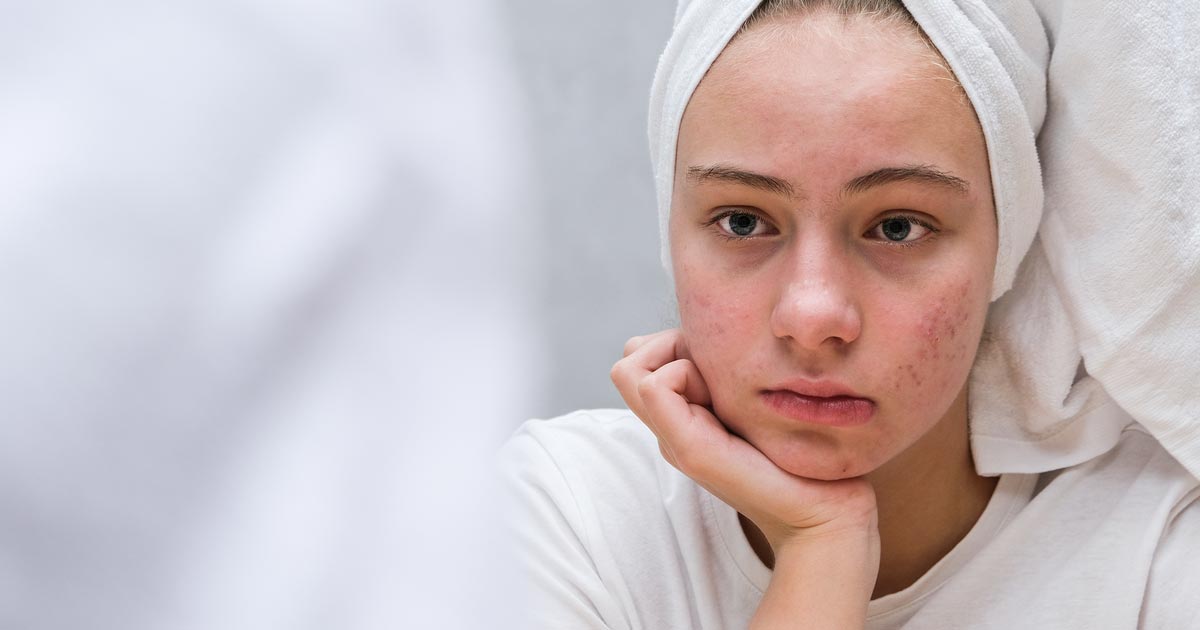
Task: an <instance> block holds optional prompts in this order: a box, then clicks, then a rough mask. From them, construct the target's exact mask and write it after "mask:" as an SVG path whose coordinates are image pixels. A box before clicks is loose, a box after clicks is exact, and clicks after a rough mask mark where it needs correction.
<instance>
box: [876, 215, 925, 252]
mask: <svg viewBox="0 0 1200 630" xmlns="http://www.w3.org/2000/svg"><path fill="white" fill-rule="evenodd" d="M889 219H904V220H906V221H911V222H912V223H913V224H915V225H919V226H921V227H923V228H925V229H926V230H929V236H927V237H925V238H922V239H920V240H916V241H889V240H887V239H883V241H884V242H886V243H887V244H888V245H899V246H900V247H916V246H917V245H921V244H923V243H925V242H926V241H928V240H930V239H932V238H935V237H936V236H937V235H938V233H939V232H941V230H939V229H937V228H936V227H933V225H932V224H930V223H929V222H928V221H925V220H923V219H921V218H920V217H917V216H913V215H911V214H891V215H888V216H886V217H883V218H882V219H880V220H878V221H876V222H875V224H874V225H872V226H871V229H869V230H867V233H868V234H870V233H871V232H874V231H875V229H876V228H878V227H879V226H881V225H883V222H884V221H887V220H889Z"/></svg>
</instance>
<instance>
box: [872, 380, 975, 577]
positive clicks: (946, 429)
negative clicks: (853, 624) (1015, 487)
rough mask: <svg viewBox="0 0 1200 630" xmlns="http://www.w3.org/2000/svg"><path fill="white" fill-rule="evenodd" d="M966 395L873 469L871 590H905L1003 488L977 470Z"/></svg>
mask: <svg viewBox="0 0 1200 630" xmlns="http://www.w3.org/2000/svg"><path fill="white" fill-rule="evenodd" d="M967 431H968V430H967V397H966V391H965V389H964V391H963V393H962V394H961V395H960V396H959V397H958V399H957V400H955V401H954V404H953V405H952V406H951V408H950V411H949V412H948V413H947V414H946V416H945V417H943V418H942V420H941V421H940V422H939V423H938V424H937V425H935V426H934V428H932V429H931V430H930V431H929V433H927V434H925V435H924V436H922V437H921V439H920V440H918V441H917V442H916V443H915V444H913V445H912V446H911V447H909V448H908V449H907V450H905V451H904V452H903V453H901V454H900V455H898V456H896V457H895V458H894V459H892V460H891V461H889V462H888V463H886V464H884V465H883V466H881V467H879V468H878V469H876V470H875V471H874V472H872V473H870V474H868V475H867V479H868V480H870V481H871V484H872V486H874V488H875V497H876V502H877V504H878V506H879V539H880V561H879V577H878V579H877V580H876V582H875V591H874V593H872V595H871V597H872V598H876V597H882V596H884V595H888V594H890V593H895V592H897V591H901V590H903V589H905V588H907V587H909V586H911V585H912V584H913V583H914V582H916V581H917V579H919V578H920V577H921V576H922V575H924V574H925V573H926V572H927V571H929V569H930V568H932V567H933V565H934V564H936V563H937V561H938V560H941V559H942V557H944V556H945V555H946V554H947V553H949V552H950V550H951V549H953V548H954V546H955V545H956V544H958V542H959V541H960V540H962V539H963V537H965V536H966V535H967V532H969V531H971V528H972V527H974V525H975V523H976V521H978V520H979V517H980V515H982V514H983V511H984V509H985V508H986V507H987V504H988V501H989V500H990V499H991V497H992V491H993V490H995V488H996V483H997V481H998V479H997V478H996V477H980V476H979V475H977V474H976V473H975V464H974V461H973V460H972V459H971V448H970V443H969V440H968V433H967Z"/></svg>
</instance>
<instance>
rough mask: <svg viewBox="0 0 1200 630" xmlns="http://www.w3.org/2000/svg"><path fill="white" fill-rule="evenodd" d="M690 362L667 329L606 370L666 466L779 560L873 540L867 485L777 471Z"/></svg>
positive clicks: (632, 343) (632, 346) (631, 344)
mask: <svg viewBox="0 0 1200 630" xmlns="http://www.w3.org/2000/svg"><path fill="white" fill-rule="evenodd" d="M689 357H690V355H689V354H688V351H687V346H686V344H685V342H684V338H683V335H682V333H681V332H680V331H679V330H678V329H671V330H665V331H662V332H658V333H655V334H652V335H647V336H644V337H634V338H632V339H630V340H629V341H628V342H627V343H626V344H625V356H624V358H622V359H621V360H620V361H618V362H617V363H616V365H614V366H613V369H612V380H613V383H614V384H615V385H616V386H617V389H618V390H619V391H620V392H621V396H622V397H623V398H624V399H625V402H626V403H627V404H628V405H629V408H630V409H632V410H633V412H634V413H635V414H637V416H638V418H640V419H641V420H642V422H644V423H645V424H646V426H647V427H649V428H650V430H651V431H653V432H654V434H655V436H657V437H658V445H659V450H660V451H661V452H662V455H663V457H664V458H665V459H666V460H667V462H669V463H670V464H671V465H672V466H674V467H675V468H677V469H679V470H680V471H681V472H683V474H685V475H687V476H688V477H691V478H692V479H693V480H695V481H696V483H698V484H700V485H701V486H702V487H704V488H705V489H707V490H708V491H709V492H711V493H712V494H713V495H715V496H716V497H718V498H719V499H721V500H722V501H724V502H725V503H727V504H729V505H730V506H732V507H733V508H734V509H736V510H737V511H738V512H740V513H741V514H743V515H745V516H746V517H747V518H749V519H750V520H751V521H753V522H754V524H755V525H757V526H758V528H759V529H760V530H762V532H763V534H764V535H765V536H766V538H767V541H768V542H769V543H770V545H771V548H772V550H773V551H774V552H775V555H776V557H777V558H778V557H779V556H780V555H781V553H785V549H786V548H788V547H789V546H791V545H793V544H795V543H797V542H798V541H799V542H801V543H803V542H804V541H810V540H815V539H818V538H828V537H834V538H836V537H838V536H839V535H845V536H846V537H849V538H854V537H861V536H863V535H864V534H865V535H866V536H867V537H868V538H871V537H873V539H874V540H877V538H878V529H877V512H876V504H875V493H874V491H873V489H872V488H871V485H870V484H869V483H868V482H867V481H866V480H865V479H861V478H856V479H846V480H839V481H819V480H813V479H806V478H803V477H798V476H796V475H793V474H790V473H788V472H786V471H784V470H782V469H781V468H779V467H778V466H776V465H775V464H774V462H772V461H771V460H770V459H768V458H767V457H766V455H764V454H763V453H762V452H761V451H759V450H758V449H756V448H755V447H754V446H752V445H751V444H750V443H749V442H747V441H745V440H743V439H742V438H740V437H738V436H736V435H733V434H732V433H730V432H729V431H728V430H727V429H726V428H725V426H724V425H723V424H722V423H721V422H720V421H719V420H718V419H717V417H716V416H715V415H713V412H712V411H711V410H710V408H711V405H712V397H711V395H710V393H709V391H708V387H707V385H706V384H705V382H704V379H703V378H702V377H701V375H700V371H699V370H698V369H697V368H696V365H695V364H694V363H693V362H692V361H691V360H690V358H689ZM876 547H877V546H876ZM875 553H876V558H875V561H874V562H875V565H876V566H877V563H878V557H877V554H878V550H877V548H876V551H875ZM874 579H875V578H874V575H873V574H872V575H871V577H870V580H871V582H872V584H873V582H874ZM867 592H868V594H869V593H870V590H869V589H868V591H867Z"/></svg>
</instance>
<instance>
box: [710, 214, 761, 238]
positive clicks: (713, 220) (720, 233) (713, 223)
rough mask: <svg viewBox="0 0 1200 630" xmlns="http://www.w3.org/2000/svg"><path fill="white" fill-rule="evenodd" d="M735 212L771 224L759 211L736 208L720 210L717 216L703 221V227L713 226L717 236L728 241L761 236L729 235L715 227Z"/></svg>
mask: <svg viewBox="0 0 1200 630" xmlns="http://www.w3.org/2000/svg"><path fill="white" fill-rule="evenodd" d="M735 214H748V215H750V216H752V217H754V218H755V219H757V220H759V221H762V222H763V223H764V224H766V225H771V222H770V221H768V220H766V219H764V218H763V217H762V215H760V214H759V213H757V212H751V211H750V210H748V209H745V208H739V209H737V210H726V211H725V212H722V213H721V214H718V215H717V216H715V217H713V218H711V219H709V220H707V221H705V222H704V227H708V228H713V229H714V231H715V232H716V234H717V236H719V237H721V238H723V239H725V240H726V241H729V242H738V243H744V242H746V241H748V240H751V239H754V238H761V237H756V236H730V235H729V234H726V233H725V232H724V231H723V230H721V228H720V227H717V224H718V223H720V222H721V220H722V219H725V218H727V217H731V216H733V215H735ZM772 227H773V226H772Z"/></svg>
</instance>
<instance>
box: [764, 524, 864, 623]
mask: <svg viewBox="0 0 1200 630" xmlns="http://www.w3.org/2000/svg"><path fill="white" fill-rule="evenodd" d="M878 572H879V537H878V533H877V532H875V531H869V530H864V531H861V532H853V533H839V534H837V535H830V536H823V537H814V538H810V539H805V540H801V541H793V542H792V543H789V545H788V546H786V547H783V548H780V549H777V550H776V555H775V572H774V575H773V576H772V577H771V585H770V586H769V587H768V588H767V592H766V593H765V594H764V595H763V599H762V602H761V603H760V604H759V607H758V611H757V612H756V613H755V614H754V619H753V620H752V621H751V622H750V628H751V629H752V630H784V629H792V628H804V629H815V630H825V629H831V630H851V629H859V628H862V627H864V625H865V623H866V617H867V602H868V601H870V599H871V592H872V591H873V590H874V587H875V579H876V577H877V575H878Z"/></svg>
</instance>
